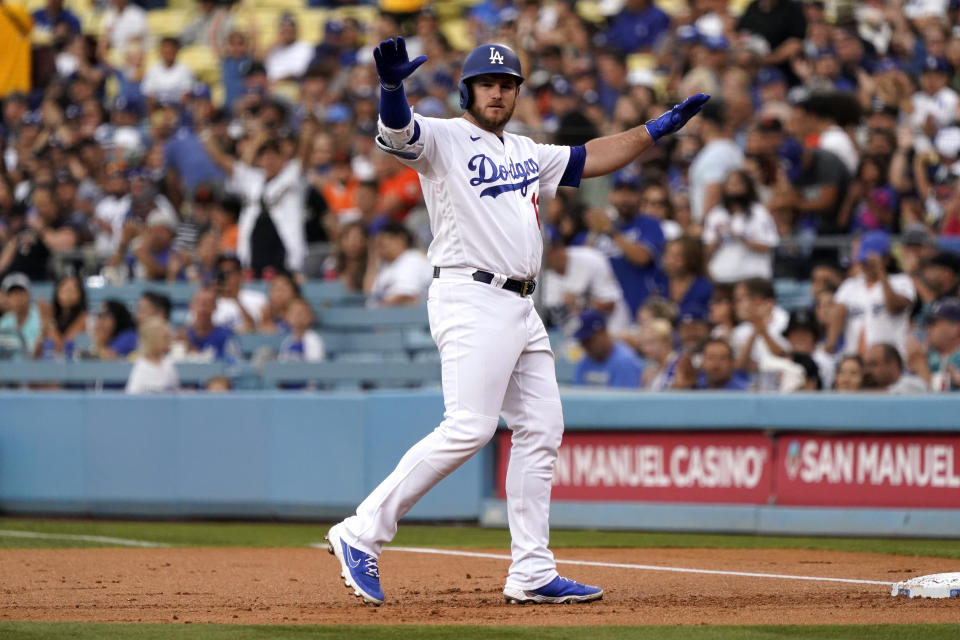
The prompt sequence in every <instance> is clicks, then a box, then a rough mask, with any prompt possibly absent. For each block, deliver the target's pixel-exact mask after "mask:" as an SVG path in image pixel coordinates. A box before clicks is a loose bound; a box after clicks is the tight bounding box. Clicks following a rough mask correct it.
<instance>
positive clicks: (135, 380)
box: [126, 317, 180, 393]
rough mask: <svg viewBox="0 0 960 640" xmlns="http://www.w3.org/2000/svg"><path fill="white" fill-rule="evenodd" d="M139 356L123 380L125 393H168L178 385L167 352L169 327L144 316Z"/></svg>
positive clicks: (175, 371)
mask: <svg viewBox="0 0 960 640" xmlns="http://www.w3.org/2000/svg"><path fill="white" fill-rule="evenodd" d="M138 351H139V357H138V358H137V361H136V362H135V363H134V365H133V369H132V370H131V371H130V377H129V378H128V379H127V386H126V392H127V393H171V392H174V391H176V390H177V389H178V388H179V387H180V379H179V378H178V377H177V369H176V367H175V366H174V364H173V358H172V357H170V356H169V355H168V354H169V352H170V326H169V325H168V324H167V322H166V320H164V319H163V318H156V317H154V318H148V319H147V320H146V321H145V322H144V323H143V324H142V325H141V326H140V343H139V350H138Z"/></svg>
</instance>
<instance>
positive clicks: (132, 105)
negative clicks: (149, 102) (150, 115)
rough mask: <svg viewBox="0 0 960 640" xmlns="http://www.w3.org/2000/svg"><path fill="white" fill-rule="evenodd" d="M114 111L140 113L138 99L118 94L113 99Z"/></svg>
mask: <svg viewBox="0 0 960 640" xmlns="http://www.w3.org/2000/svg"><path fill="white" fill-rule="evenodd" d="M113 110H114V111H125V112H127V113H134V114H138V113H140V101H139V100H137V99H136V98H135V97H133V96H127V95H124V94H122V93H121V94H120V95H119V96H117V97H116V98H115V99H114V101H113Z"/></svg>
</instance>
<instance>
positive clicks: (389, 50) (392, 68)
mask: <svg viewBox="0 0 960 640" xmlns="http://www.w3.org/2000/svg"><path fill="white" fill-rule="evenodd" d="M373 60H374V62H376V65H377V75H378V76H379V77H380V120H381V121H382V122H383V124H385V125H386V126H388V127H389V128H391V129H403V128H404V127H406V126H407V125H408V124H410V117H411V116H410V105H409V104H407V96H406V94H405V93H404V91H403V81H404V79H406V78H407V77H409V76H410V74H412V73H413V72H414V71H416V70H417V67H419V66H420V65H422V64H423V63H424V62H426V61H427V56H420V57H419V58H417V59H415V60H410V58H409V56H408V55H407V44H406V43H405V42H404V41H403V37H401V36H397V38H396V40H394V39H393V38H391V39H390V40H384V41H383V42H381V43H380V46H379V47H377V48H375V49H374V50H373Z"/></svg>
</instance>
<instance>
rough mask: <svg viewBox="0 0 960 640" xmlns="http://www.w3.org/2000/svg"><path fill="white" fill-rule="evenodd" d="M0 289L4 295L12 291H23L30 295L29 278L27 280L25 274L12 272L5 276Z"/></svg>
mask: <svg viewBox="0 0 960 640" xmlns="http://www.w3.org/2000/svg"><path fill="white" fill-rule="evenodd" d="M0 288H2V289H3V292H4V293H9V292H10V291H12V290H13V289H23V290H24V291H26V292H27V293H30V278H28V277H27V274H25V273H20V272H19V271H14V272H13V273H8V274H7V277H5V278H4V279H3V284H2V285H0Z"/></svg>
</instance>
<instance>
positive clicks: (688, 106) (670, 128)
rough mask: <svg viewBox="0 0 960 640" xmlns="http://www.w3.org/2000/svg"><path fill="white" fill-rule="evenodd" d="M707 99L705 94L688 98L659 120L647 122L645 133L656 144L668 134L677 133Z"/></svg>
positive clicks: (707, 96)
mask: <svg viewBox="0 0 960 640" xmlns="http://www.w3.org/2000/svg"><path fill="white" fill-rule="evenodd" d="M709 99H710V96H709V95H707V94H706V93H698V94H696V95H693V96H690V97H689V98H687V99H686V100H684V101H683V102H681V103H680V104H678V105H677V106H675V107H674V108H673V109H670V111H667V112H666V113H665V114H663V115H662V116H660V117H659V118H654V119H653V120H650V121H649V122H647V124H646V126H647V133H649V134H650V137H651V138H653V141H654V142H656V141H657V140H659V139H660V138H662V137H663V136H665V135H667V134H669V133H673V132H674V131H679V130H680V129H681V128H682V127H683V125H685V124H687V120H689V119H690V118H692V117H693V116H695V115H697V114H698V113H699V112H700V109H702V108H703V105H704V103H705V102H706V101H707V100H709Z"/></svg>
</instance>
